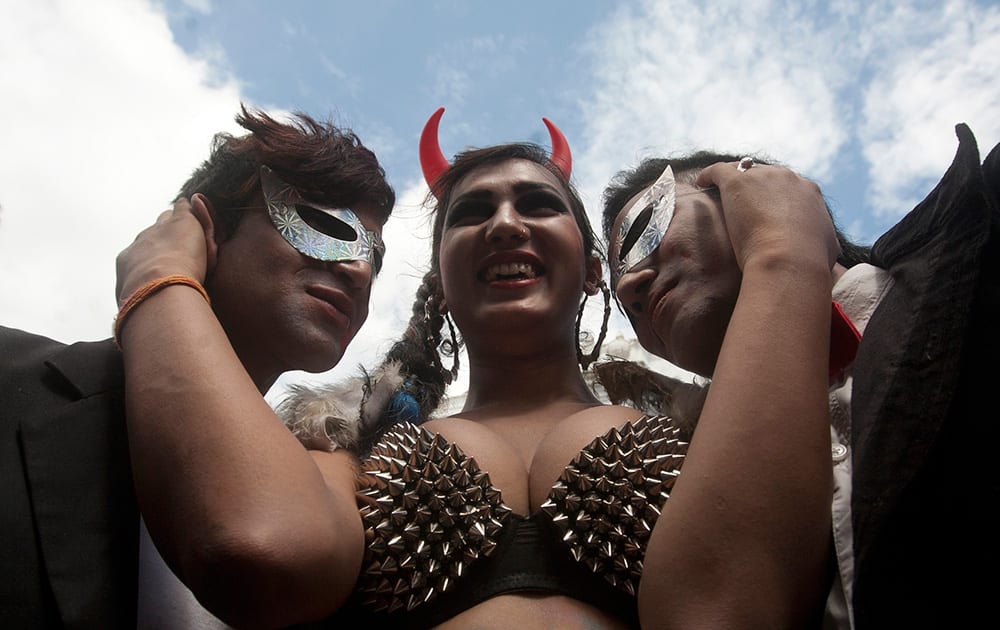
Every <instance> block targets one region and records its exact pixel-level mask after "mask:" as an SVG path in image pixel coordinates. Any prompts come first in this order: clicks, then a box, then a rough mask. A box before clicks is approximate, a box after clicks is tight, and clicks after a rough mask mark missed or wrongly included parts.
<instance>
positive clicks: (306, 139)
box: [179, 105, 396, 240]
mask: <svg viewBox="0 0 1000 630" xmlns="http://www.w3.org/2000/svg"><path fill="white" fill-rule="evenodd" d="M236 122H237V123H239V124H240V126H242V127H243V128H244V129H246V130H247V131H249V132H250V133H249V134H247V135H243V136H233V135H231V134H228V133H220V134H216V136H215V139H214V140H213V142H212V153H211V155H210V156H209V158H208V159H207V160H205V162H204V163H203V164H202V165H201V166H200V167H198V169H197V170H196V171H195V172H194V173H193V174H192V175H191V177H190V178H189V179H188V181H187V182H185V183H184V186H182V187H181V190H180V193H179V196H181V197H190V196H191V195H193V194H194V193H201V194H203V195H205V196H206V197H208V199H209V200H210V201H211V202H212V205H213V208H214V211H215V214H216V219H217V220H218V221H219V222H220V224H221V225H220V226H219V227H220V229H219V235H220V238H221V240H226V239H228V238H229V237H231V236H232V235H233V233H234V232H235V231H236V226H237V225H239V222H240V218H241V216H242V211H243V209H245V208H246V207H247V206H249V205H251V203H252V200H253V198H254V196H255V195H256V194H257V193H258V192H260V167H261V165H267V166H269V167H270V168H271V169H272V170H273V171H274V172H275V173H276V174H277V175H278V177H280V178H281V179H282V180H283V181H285V182H286V183H288V184H289V185H291V186H292V187H294V188H295V189H296V190H297V191H299V193H300V194H301V195H302V196H303V197H304V198H306V199H308V200H310V201H313V202H315V203H323V204H328V205H331V206H337V207H351V206H352V205H359V204H367V205H371V206H374V207H375V208H378V209H379V210H381V211H382V212H383V213H384V216H385V217H388V216H389V213H390V212H391V211H392V206H393V204H394V203H395V201H396V194H395V192H393V190H392V187H391V186H390V185H389V183H388V182H387V181H386V179H385V171H384V170H383V169H382V167H381V166H379V163H378V159H377V158H376V157H375V154H374V153H372V152H371V151H370V150H369V149H368V148H366V147H365V146H364V145H363V144H361V141H360V140H359V139H358V137H357V136H356V135H354V133H353V132H352V131H350V130H344V129H339V128H338V127H336V126H335V125H334V124H333V123H331V122H319V121H317V120H315V119H313V118H312V117H310V116H308V115H306V114H304V113H301V112H297V113H295V114H294V115H293V118H292V119H291V120H290V121H288V122H279V121H277V120H275V119H274V118H272V117H271V116H269V115H268V114H266V113H264V112H261V111H257V110H252V109H248V108H247V107H246V106H245V105H244V106H241V108H240V113H239V114H238V115H237V116H236Z"/></svg>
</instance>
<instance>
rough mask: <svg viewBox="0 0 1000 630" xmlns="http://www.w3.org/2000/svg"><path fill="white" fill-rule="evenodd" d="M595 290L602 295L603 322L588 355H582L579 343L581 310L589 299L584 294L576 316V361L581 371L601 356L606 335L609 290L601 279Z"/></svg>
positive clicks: (609, 299)
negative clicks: (598, 290) (599, 291)
mask: <svg viewBox="0 0 1000 630" xmlns="http://www.w3.org/2000/svg"><path fill="white" fill-rule="evenodd" d="M597 288H598V289H600V290H601V293H603V294H604V321H603V322H601V334H600V335H598V336H597V343H595V344H594V347H593V349H591V351H590V353H589V354H584V353H583V344H581V343H580V322H581V321H582V320H583V310H584V308H585V307H586V306H587V298H589V297H590V296H589V295H587V294H586V293H584V294H583V301H582V302H580V311H579V312H578V313H577V314H576V360H577V362H578V363H579V364H580V369H582V370H586V369H587V368H589V367H590V364H591V363H593V362H594V361H596V360H597V359H598V357H600V356H601V344H603V343H604V338H605V337H606V336H607V334H608V318H610V317H611V290H610V289H608V285H607V283H606V282H604V279H603V278H602V279H601V280H599V281H598V283H597Z"/></svg>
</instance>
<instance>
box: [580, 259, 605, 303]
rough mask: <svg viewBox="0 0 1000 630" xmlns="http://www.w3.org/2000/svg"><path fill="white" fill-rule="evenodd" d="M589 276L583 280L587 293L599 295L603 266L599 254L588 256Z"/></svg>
mask: <svg viewBox="0 0 1000 630" xmlns="http://www.w3.org/2000/svg"><path fill="white" fill-rule="evenodd" d="M586 267H587V277H586V278H585V279H584V281H583V290H584V291H585V292H586V293H587V295H597V293H598V292H599V291H600V288H599V285H600V283H601V276H602V271H603V269H602V267H601V259H600V258H598V257H597V256H590V257H588V258H587V263H586Z"/></svg>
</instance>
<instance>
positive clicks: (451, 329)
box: [442, 312, 458, 383]
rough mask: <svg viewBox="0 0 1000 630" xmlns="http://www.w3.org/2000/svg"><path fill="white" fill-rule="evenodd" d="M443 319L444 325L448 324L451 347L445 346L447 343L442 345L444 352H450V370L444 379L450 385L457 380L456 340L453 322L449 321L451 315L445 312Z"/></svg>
mask: <svg viewBox="0 0 1000 630" xmlns="http://www.w3.org/2000/svg"><path fill="white" fill-rule="evenodd" d="M443 317H444V323H446V324H448V332H449V333H450V334H451V345H450V346H448V345H446V344H448V343H449V342H447V341H445V342H444V343H442V347H444V348H445V352H446V353H447V352H451V370H449V371H448V376H446V377H445V381H446V382H448V383H451V382H452V381H454V380H455V379H456V378H458V339H457V337H456V335H455V322H453V321H452V319H451V313H447V312H446V313H444V315H443ZM442 369H443V367H442Z"/></svg>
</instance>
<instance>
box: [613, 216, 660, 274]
mask: <svg viewBox="0 0 1000 630" xmlns="http://www.w3.org/2000/svg"><path fill="white" fill-rule="evenodd" d="M652 216H653V204H649V205H648V206H646V208H645V209H644V210H643V211H642V212H640V213H639V215H638V216H636V218H635V222H634V223H632V227H630V228H629V231H628V234H626V235H625V238H624V239H622V245H621V249H620V250H619V251H618V261H619V262H621V261H623V260H625V257H626V256H627V255H628V253H629V252H630V251H632V247H633V246H635V244H636V242H637V241H638V240H639V237H640V236H642V232H643V230H645V229H646V226H647V225H649V219H650V218H651V217H652Z"/></svg>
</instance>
